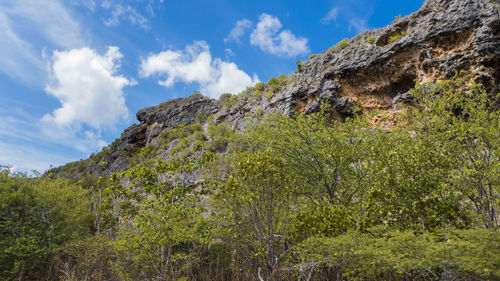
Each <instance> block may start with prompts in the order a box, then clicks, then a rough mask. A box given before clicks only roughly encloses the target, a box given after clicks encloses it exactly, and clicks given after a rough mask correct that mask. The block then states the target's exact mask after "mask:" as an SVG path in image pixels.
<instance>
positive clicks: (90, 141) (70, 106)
mask: <svg viewBox="0 0 500 281" xmlns="http://www.w3.org/2000/svg"><path fill="white" fill-rule="evenodd" d="M121 58H122V54H121V53H120V51H119V49H118V48H117V47H108V51H107V52H106V54H104V55H99V54H98V53H97V52H96V51H95V50H91V49H89V48H81V49H72V50H69V51H63V52H59V51H55V52H54V55H53V58H52V59H53V64H52V67H51V74H52V76H53V79H54V83H53V85H49V86H47V87H46V91H47V93H48V94H49V95H51V96H54V97H55V98H57V99H58V100H59V102H60V103H61V105H62V106H61V107H60V108H58V109H56V110H54V111H53V112H52V114H46V115H45V116H43V118H42V125H43V128H44V131H45V132H46V133H47V135H48V136H49V137H52V138H54V139H55V140H56V141H57V140H59V141H62V140H65V139H71V140H74V139H75V137H77V139H80V140H81V141H79V142H77V143H76V144H75V145H73V146H74V147H76V148H77V149H79V150H81V151H88V150H89V149H90V150H92V149H95V148H96V147H101V146H102V145H103V144H105V143H104V142H103V141H102V140H100V130H101V129H103V128H113V127H114V126H115V125H116V124H117V123H118V122H119V121H121V120H123V119H124V118H127V116H128V109H127V107H126V105H125V97H124V94H123V91H122V89H123V87H125V86H130V85H134V84H135V82H134V81H131V80H129V79H127V78H125V77H123V76H121V75H117V74H116V71H117V70H118V68H119V67H120V59H121ZM77 135H78V136H77Z"/></svg>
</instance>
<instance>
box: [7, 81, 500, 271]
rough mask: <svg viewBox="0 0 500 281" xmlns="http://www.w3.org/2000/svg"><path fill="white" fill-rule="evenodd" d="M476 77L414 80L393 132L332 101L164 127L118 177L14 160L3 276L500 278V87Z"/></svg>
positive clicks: (9, 177) (9, 179)
mask: <svg viewBox="0 0 500 281" xmlns="http://www.w3.org/2000/svg"><path fill="white" fill-rule="evenodd" d="M470 81H471V80H470V76H469V75H468V74H460V75H457V76H456V77H455V78H453V79H450V80H444V81H442V82H439V83H435V84H423V85H418V86H417V87H416V88H415V89H413V90H412V91H411V93H412V96H413V101H414V102H413V103H412V104H411V105H399V106H400V107H401V111H399V112H397V113H396V115H395V116H394V117H391V118H393V119H394V120H396V121H397V122H396V124H397V125H396V126H395V127H394V128H392V129H391V130H385V129H381V128H378V127H376V126H373V125H371V124H370V120H371V119H372V118H371V117H372V116H373V115H375V114H378V113H377V112H364V113H363V112H362V111H357V113H358V114H355V115H353V116H352V117H351V118H347V119H346V120H344V121H343V122H341V121H339V120H337V119H336V118H335V116H333V115H332V114H331V112H332V111H331V107H330V105H329V104H324V105H323V106H322V108H321V110H320V112H318V113H314V114H311V115H305V114H295V115H293V116H291V117H289V116H285V115H282V114H265V113H260V114H257V115H255V116H254V121H255V122H253V123H251V124H249V125H248V126H247V127H246V129H245V130H241V131H233V130H231V129H230V128H228V127H227V125H225V124H224V123H218V124H216V123H213V122H207V121H203V120H202V121H198V122H199V123H193V124H191V125H186V126H179V127H178V128H176V129H172V130H166V131H164V132H163V133H161V134H160V135H159V136H158V138H157V139H158V141H156V142H155V143H152V144H150V145H148V146H145V147H144V148H143V149H141V150H140V151H138V152H137V153H136V154H135V156H134V159H133V160H132V161H131V165H130V167H129V168H128V169H127V170H125V171H123V172H119V173H114V174H112V175H111V176H110V177H109V178H105V177H99V178H98V177H97V176H92V175H90V174H89V175H86V176H83V177H81V179H80V180H79V181H73V182H70V181H68V180H61V179H51V178H49V177H46V178H28V177H26V176H24V175H22V174H15V173H14V174H13V173H10V172H9V170H7V169H5V170H3V171H2V172H1V173H0V193H1V195H2V196H1V199H0V203H1V205H0V208H1V217H0V225H1V229H2V232H1V237H0V241H2V242H1V243H0V248H1V249H0V250H1V251H0V278H1V279H2V280H45V279H49V280H457V279H459V280H465V279H478V280H493V279H498V278H500V271H499V268H500V264H499V261H498V256H500V248H499V246H498V245H499V242H500V235H498V226H499V222H498V218H499V215H498V209H499V207H500V206H499V205H500V178H499V175H500V173H499V170H500V166H499V161H498V159H499V157H500V155H499V150H498V144H499V143H500V140H499V137H500V136H499V131H498V128H499V127H500V126H499V125H500V124H499V123H500V114H499V112H498V110H497V107H498V103H499V99H500V96H499V95H498V94H495V93H488V92H487V91H486V90H485V88H484V87H483V86H481V85H477V84H473V83H470ZM358 110H361V109H358ZM159 148H162V149H159ZM165 148H168V149H165ZM162 153H168V155H167V156H165V155H162ZM189 177H196V180H195V182H196V184H195V185H192V184H190V183H191V182H193V180H192V179H190V178H189Z"/></svg>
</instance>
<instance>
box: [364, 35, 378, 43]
mask: <svg viewBox="0 0 500 281" xmlns="http://www.w3.org/2000/svg"><path fill="white" fill-rule="evenodd" d="M376 40H377V36H375V35H370V36H368V38H366V42H367V43H368V44H374V43H375V41H376Z"/></svg>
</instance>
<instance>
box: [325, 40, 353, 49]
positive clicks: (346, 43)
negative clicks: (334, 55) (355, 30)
mask: <svg viewBox="0 0 500 281" xmlns="http://www.w3.org/2000/svg"><path fill="white" fill-rule="evenodd" d="M347 46H349V39H347V38H344V39H342V40H340V41H339V42H338V43H337V44H335V46H333V47H331V48H330V49H329V51H331V52H337V51H340V50H342V49H344V48H346V47H347Z"/></svg>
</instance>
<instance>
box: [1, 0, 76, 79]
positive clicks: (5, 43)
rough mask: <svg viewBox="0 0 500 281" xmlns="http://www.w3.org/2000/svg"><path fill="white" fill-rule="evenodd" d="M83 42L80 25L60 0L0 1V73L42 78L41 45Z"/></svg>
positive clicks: (63, 46)
mask: <svg viewBox="0 0 500 281" xmlns="http://www.w3.org/2000/svg"><path fill="white" fill-rule="evenodd" d="M35 42H43V44H44V46H49V47H55V48H75V47H81V46H83V45H84V40H83V36H82V31H81V26H80V25H79V23H78V22H77V21H75V19H74V17H73V16H72V15H71V13H70V12H69V11H68V10H67V9H66V7H65V6H64V5H63V2H62V1H60V0H52V1H39V0H23V1H19V0H2V1H0V72H3V73H4V74H6V75H8V76H10V77H12V78H17V79H22V80H24V81H27V82H31V83H36V81H37V80H43V79H40V77H44V73H45V72H44V71H45V69H44V68H45V63H44V60H43V59H42V52H41V50H42V47H44V46H40V44H38V45H36V43H35Z"/></svg>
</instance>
